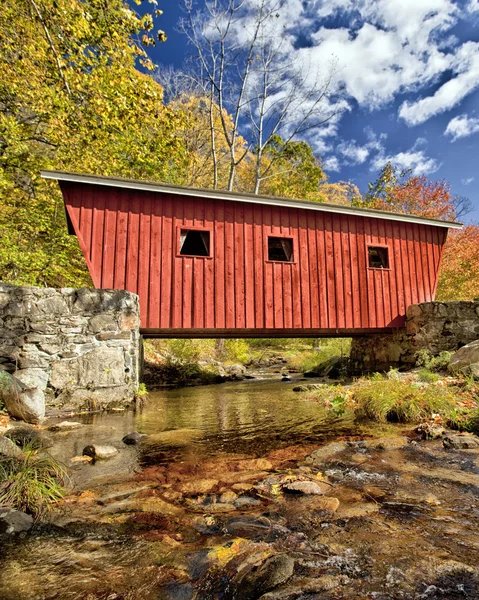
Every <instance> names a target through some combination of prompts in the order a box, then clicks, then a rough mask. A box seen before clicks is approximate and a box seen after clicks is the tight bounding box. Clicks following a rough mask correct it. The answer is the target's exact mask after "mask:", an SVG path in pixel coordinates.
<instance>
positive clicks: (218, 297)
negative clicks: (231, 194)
mask: <svg viewBox="0 0 479 600" xmlns="http://www.w3.org/2000/svg"><path fill="white" fill-rule="evenodd" d="M225 204H226V202H225V201H224V200H218V201H216V202H215V221H214V228H215V239H214V261H213V269H214V302H215V327H217V328H219V329H223V328H225V327H226V313H225V309H226V289H225V274H226V265H225Z"/></svg>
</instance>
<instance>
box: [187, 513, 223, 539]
mask: <svg viewBox="0 0 479 600" xmlns="http://www.w3.org/2000/svg"><path fill="white" fill-rule="evenodd" d="M191 525H192V527H193V528H194V529H196V531H198V532H199V533H204V534H206V535H211V534H213V533H218V532H219V531H220V530H221V523H220V521H218V517H213V516H212V515H202V516H201V517H196V518H195V519H193V521H192V523H191Z"/></svg>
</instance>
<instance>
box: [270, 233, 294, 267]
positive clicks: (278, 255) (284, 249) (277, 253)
mask: <svg viewBox="0 0 479 600" xmlns="http://www.w3.org/2000/svg"><path fill="white" fill-rule="evenodd" d="M268 260H279V261H282V262H293V240H292V239H291V238H281V237H269V238H268Z"/></svg>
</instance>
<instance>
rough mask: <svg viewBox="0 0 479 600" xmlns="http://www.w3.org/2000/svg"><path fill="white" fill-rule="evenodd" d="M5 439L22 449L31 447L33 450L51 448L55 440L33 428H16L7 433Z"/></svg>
mask: <svg viewBox="0 0 479 600" xmlns="http://www.w3.org/2000/svg"><path fill="white" fill-rule="evenodd" d="M5 437H7V438H8V439H10V440H12V442H14V443H15V444H16V445H17V446H20V448H24V447H25V446H29V447H30V448H32V449H33V450H40V449H41V448H51V446H53V440H52V438H51V437H50V436H48V435H46V434H45V433H44V432H43V431H39V430H38V429H33V428H32V427H14V428H13V429H9V430H8V431H7V432H6V433H5Z"/></svg>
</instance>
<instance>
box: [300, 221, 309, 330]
mask: <svg viewBox="0 0 479 600" xmlns="http://www.w3.org/2000/svg"><path fill="white" fill-rule="evenodd" d="M307 216H308V211H305V210H298V228H299V237H298V247H299V252H300V278H301V309H302V310H301V315H302V322H303V328H304V329H308V328H310V327H311V285H310V264H309V258H310V257H309V252H308V221H307Z"/></svg>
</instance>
